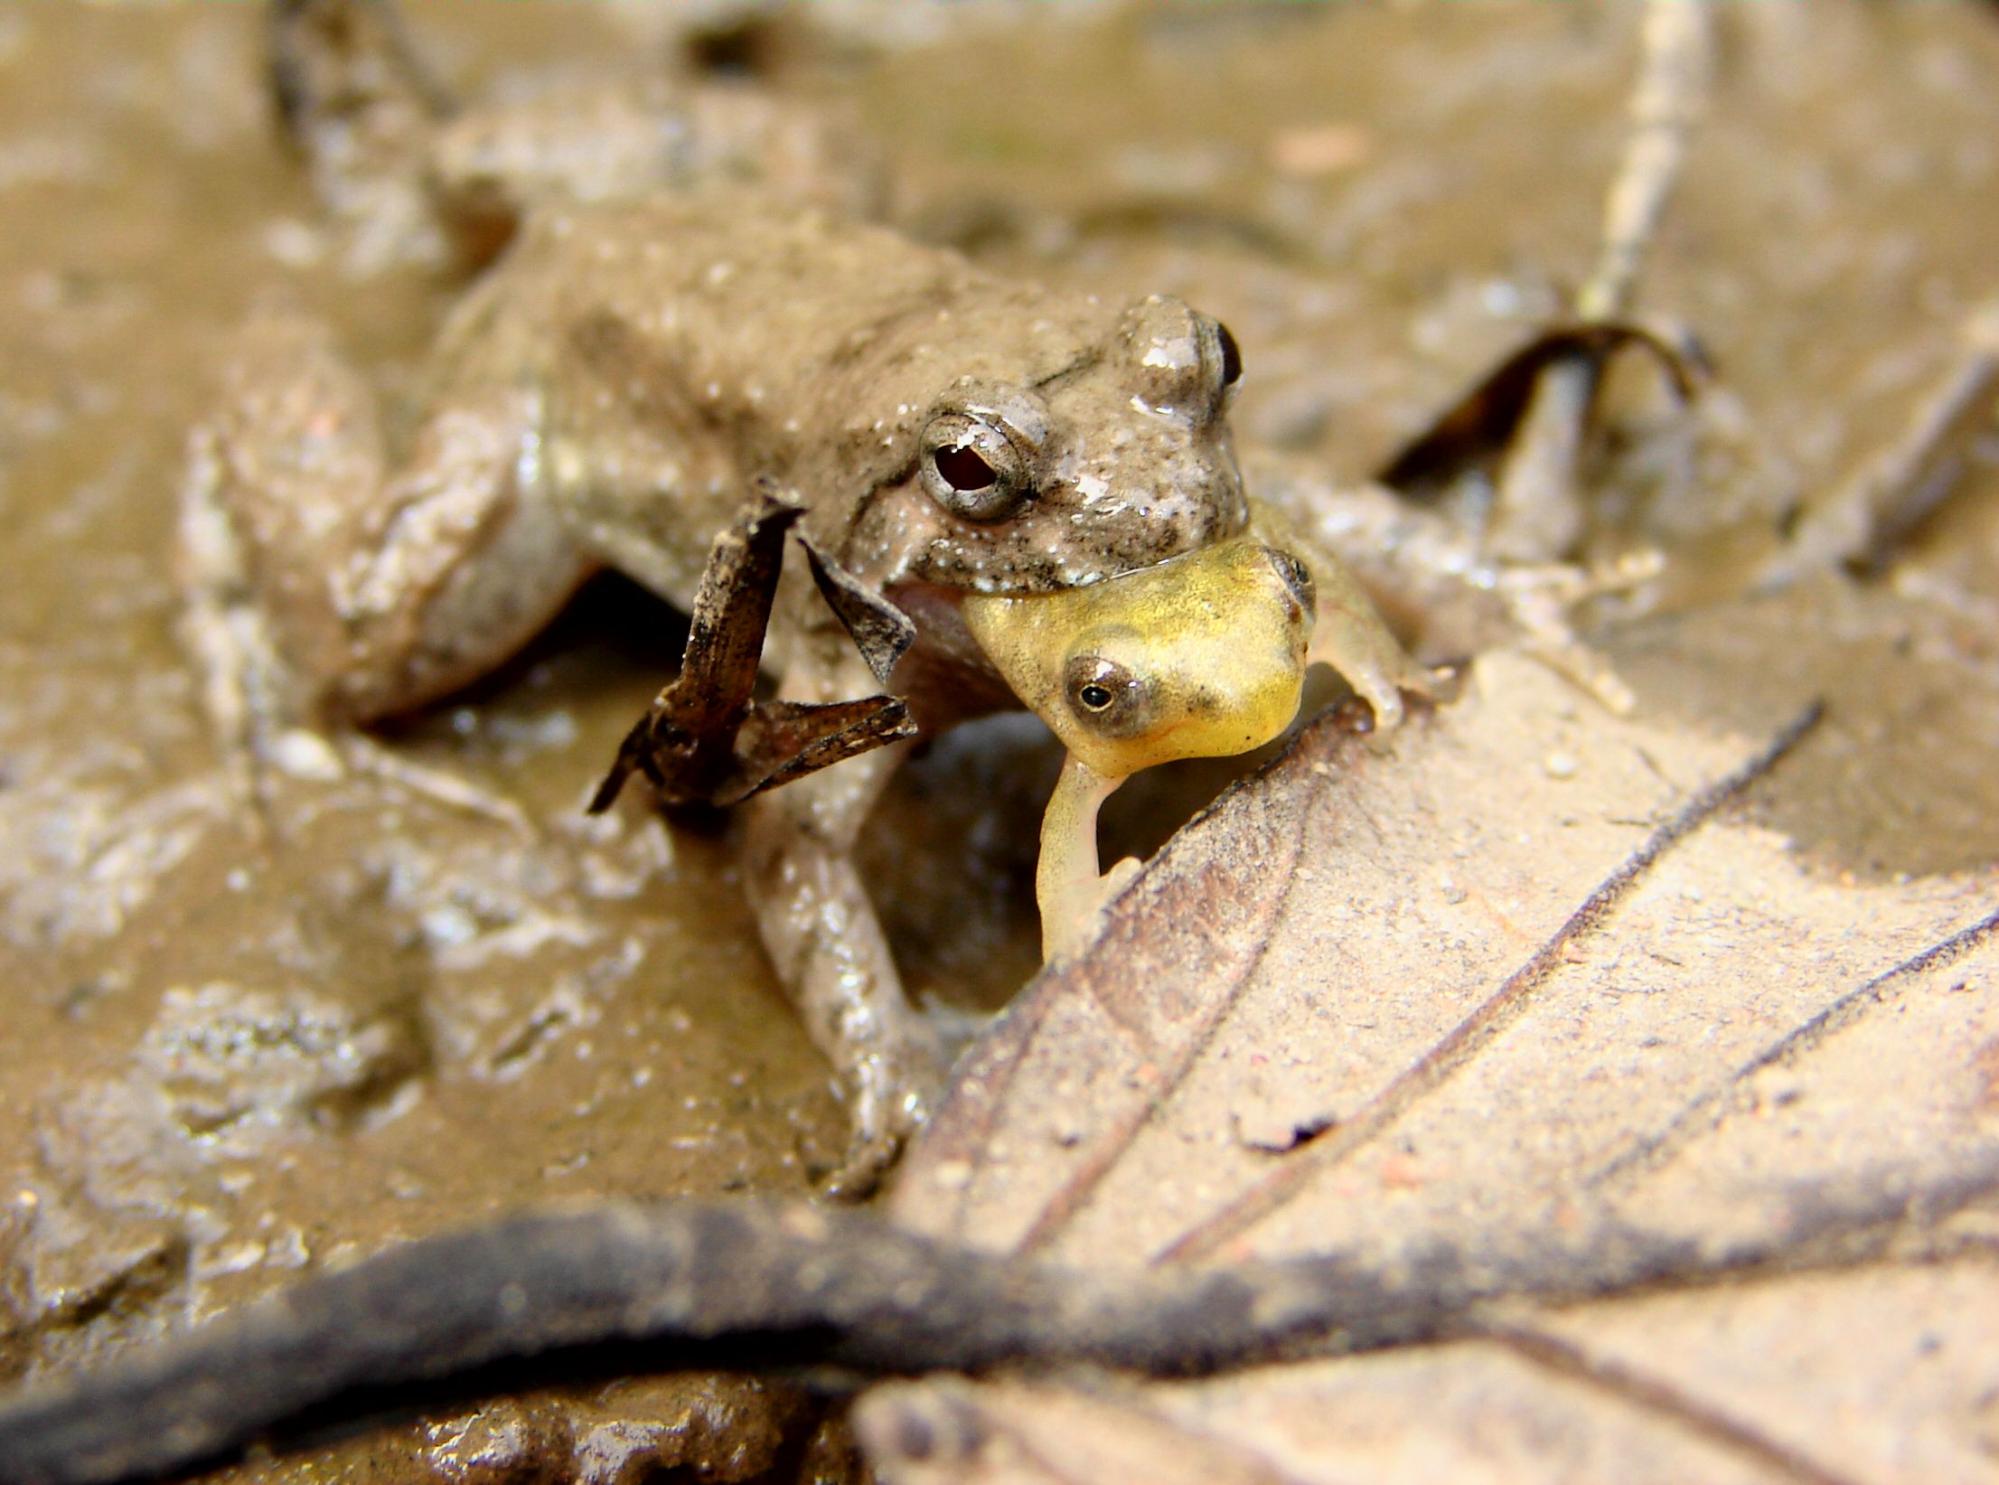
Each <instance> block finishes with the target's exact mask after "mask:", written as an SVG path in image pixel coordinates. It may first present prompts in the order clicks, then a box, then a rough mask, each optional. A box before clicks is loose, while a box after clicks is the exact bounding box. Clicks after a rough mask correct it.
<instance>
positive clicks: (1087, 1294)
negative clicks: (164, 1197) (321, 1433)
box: [0, 1150, 1999, 1485]
mask: <svg viewBox="0 0 1999 1485" xmlns="http://www.w3.org/2000/svg"><path fill="white" fill-rule="evenodd" d="M1995 1187H1999V1150H1994V1151H1992V1152H1991V1153H1990V1154H1989V1155H1988V1156H1987V1157H1986V1158H1985V1159H1984V1160H1983V1161H1982V1163H1976V1164H1975V1166H1974V1167H1972V1168H1968V1169H1961V1170H1959V1171H1957V1172H1955V1173H1953V1175H1952V1176H1951V1177H1950V1179H1949V1180H1948V1181H1947V1182H1939V1183H1936V1184H1934V1185H1931V1186H1921V1187H1918V1186H1914V1185H1910V1184H1908V1183H1906V1182H1901V1183H1898V1182H1897V1180H1895V1179H1892V1178H1888V1179H1881V1180H1876V1181H1874V1182H1872V1183H1870V1184H1869V1185H1868V1187H1867V1189H1865V1190H1863V1191H1861V1192H1859V1193H1857V1194H1855V1193H1852V1192H1842V1193H1840V1194H1839V1196H1838V1197H1837V1198H1836V1199H1827V1198H1824V1197H1823V1196H1821V1195H1819V1194H1815V1193H1811V1192H1799V1193H1794V1194H1793V1195H1792V1215H1791V1217H1790V1219H1789V1220H1788V1221H1786V1222H1780V1223H1776V1224H1773V1225H1772V1226H1771V1228H1770V1229H1769V1230H1768V1231H1767V1232H1766V1233H1765V1234H1764V1235H1763V1236H1760V1237H1756V1238H1751V1239H1747V1240H1744V1241H1742V1242H1740V1243H1737V1244H1735V1245H1733V1246H1724V1245H1708V1244H1702V1243H1695V1242H1690V1241H1687V1240H1686V1239H1684V1238H1681V1237H1677V1236H1671V1235H1660V1234H1656V1233H1650V1232H1646V1231H1643V1230H1639V1229H1634V1228H1630V1227H1627V1226H1623V1225H1621V1224H1618V1223H1616V1222H1609V1221H1606V1222H1603V1223H1600V1224H1598V1225H1596V1226H1595V1227H1594V1228H1591V1229H1588V1230H1584V1231H1580V1232H1576V1233H1574V1234H1570V1235H1563V1236H1561V1237H1551V1236H1550V1235H1549V1234H1548V1233H1545V1232H1534V1233H1527V1234H1512V1235H1508V1234H1504V1233H1492V1234H1489V1235H1488V1236H1487V1237H1485V1238H1483V1239H1482V1240H1481V1241H1480V1242H1479V1244H1478V1245H1477V1248H1476V1250H1475V1251H1471V1250H1464V1249H1459V1248H1457V1247H1454V1246H1449V1245H1436V1246H1433V1247H1430V1248H1427V1249H1422V1250H1419V1251H1416V1252H1412V1253H1404V1254H1397V1255H1394V1256H1392V1257H1388V1258H1376V1259H1373V1260H1368V1259H1364V1258H1359V1257H1355V1256H1353V1255H1350V1254H1329V1255H1322V1256H1315V1257H1310V1258H1301V1259H1296V1260H1291V1261H1280V1262H1271V1263H1260V1264H1249V1265H1244V1266H1242V1267H1239V1268H1221V1269H1206V1270H1190V1269H1186V1268H1167V1269H1127V1270H1120V1271H1116V1272H1109V1273H1092V1272H1082V1271H1077V1270H1071V1269H1059V1268H1052V1267H1042V1266H1036V1265H1031V1264H1028V1263H1025V1262H1023V1261H1021V1260H1019V1259H1017V1258H1009V1257H1006V1256H1002V1255H996V1254H991V1253H986V1252H982V1251H979V1250H975V1249H969V1248H959V1247H953V1246H948V1245H944V1244H940V1243H936V1242H933V1241H931V1240H929V1239H926V1238H922V1237H919V1236H917V1235H915V1234H912V1233H909V1232H905V1231H902V1230H900V1229H897V1228H895V1227H892V1226H890V1225H888V1224H886V1223H884V1222H882V1221H881V1220H880V1219H878V1218H875V1217H873V1216H871V1215H869V1214H867V1213H863V1212H857V1211H847V1210H827V1209H822V1208H813V1207H805V1206H789V1207H786V1206H776V1205H758V1204H753V1203H741V1204H729V1205H720V1204H714V1205H710V1204H701V1203H677V1204H659V1205H654V1206H637V1205H609V1206H602V1207H596V1208H591V1209H586V1210H581V1211H574V1212H565V1213H545V1214H540V1215H531V1216H523V1217H517V1218H514V1219H511V1220H509V1221H505V1222H501V1223H498V1224H495V1225H493V1226H490V1227H485V1228H480V1229H475V1230H472V1231H469V1232H461V1233H456V1234H448V1235H445V1236H442V1237H436V1238H430V1239H426V1240H424V1241H421V1242H415V1243H410V1244H407V1245H405V1246H403V1247H400V1248H395V1249H391V1250H390V1251H388V1252H386V1253H382V1254H379V1255H377V1256H375V1257H373V1258H369V1259H366V1260H363V1261H362V1262H360V1263H357V1264H355V1265H354V1266H353V1267H351V1268H348V1269H344V1270H341V1271H339V1272H335V1273H329V1274H325V1275H321V1276H319V1277H317V1278H313V1279H309V1280H307V1281H305V1282H304V1283H301V1284H299V1285H297V1286H295V1287H294V1288H292V1289H290V1290H288V1291H285V1292H283V1293H280V1294H277V1295H274V1296H272V1297H270V1298H269V1299H267V1300H265V1301H264V1302H262V1303H260V1304H257V1305H254V1306H252V1307H250V1308H249V1309H246V1310H244V1311H242V1312H240V1313H238V1314H236V1315H234V1316H231V1317H228V1318H225V1319H223V1320H221V1321H218V1322H216V1323H214V1324H211V1325H208V1326H205V1327H203V1328H202V1329H200V1330H197V1331H194V1332H193V1333H191V1334H188V1335H185V1336H182V1337H180V1338H179V1339H177V1340H174V1341H171V1342H168V1343H166V1344H164V1345H161V1346H158V1347H155V1348H154V1349H152V1350H150V1351H146V1352H141V1353H139V1354H137V1355H134V1356H130V1357H128V1358H126V1359H124V1360H122V1361H120V1362H118V1363H116V1364H114V1365H112V1366H109V1367H106V1368H104V1369H102V1370H101V1371H99V1372H97V1373H95V1374H94V1375H87V1376H84V1377H80V1378H68V1379H63V1380H59V1381H54V1382H47V1383H44V1384H42V1385H41V1386H39V1387H37V1388H35V1389H33V1390H31V1391H30V1392H28V1393H26V1394H25V1395H21V1396H17V1397H15V1398H14V1399H12V1400H10V1401H8V1402H7V1403H5V1404H4V1405H0V1485H105V1482H111V1481H118V1480H128V1479H136V1478H143V1477H145V1476H148V1475H156V1474H159V1473H162V1472H164V1471H167V1470H176V1469H184V1468H186V1467H188V1466H190V1465H193V1464H197V1463H200V1462H203V1461H214V1460H219V1459H221V1458H222V1457H224V1456H225V1454H226V1452H227V1451H229V1450H232V1449H236V1448H239V1447H240V1446H242V1445H243V1444H245V1443H247V1442H249V1441H251V1440H253V1439H257V1438H262V1437H267V1436H268V1435H269V1434H270V1433H271V1431H272V1430H273V1429H275V1428H277V1427H279V1426H280V1425H281V1424H283V1423H284V1422H286V1421H287V1420H291V1419H296V1418H299V1417H300V1416H301V1415H305V1414H307V1413H308V1412H310V1413H312V1414H314V1415H315V1416H316V1417H317V1419H318V1421H320V1422H322V1423H324V1422H326V1421H328V1420H329V1415H330V1413H331V1411H332V1409H330V1408H329V1405H330V1404H336V1403H338V1402H339V1401H340V1400H342V1399H345V1400H348V1402H349V1403H350V1405H352V1404H358V1408H356V1407H352V1406H350V1409H349V1412H350V1415H352V1414H354V1413H356V1412H358V1413H359V1414H361V1415H365V1413H366V1410H367V1407H368V1405H369V1404H370V1403H374V1404H376V1405H379V1404H380V1401H381V1399H382V1396H383V1393H384V1391H385V1389H407V1388H408V1387H410V1386H412V1385H415V1384H420V1383H425V1382H436V1381H438V1380H440V1379H444V1378H449V1377H453V1376H460V1375H463V1374H465V1373H468V1372H476V1371H477V1370H478V1369H480V1368H482V1367H487V1366H490V1365H491V1364H493V1363H495V1362H497V1361H500V1360H503V1359H507V1358H522V1357H537V1356H542V1357H547V1358H549V1360H550V1361H553V1362H567V1363H568V1364H569V1365H570V1367H571V1369H572V1371H573V1370H574V1369H575V1367H576V1364H577V1363H578V1362H579V1360H580V1359H581V1357H580V1352H581V1350H582V1348H589V1347H611V1348H623V1349H619V1350H618V1355H619V1356H620V1358H621V1359H631V1358H632V1356H633V1353H632V1351H631V1349H630V1348H632V1347H633V1346H635V1345H643V1346H644V1347H645V1350H644V1351H643V1353H641V1354H639V1355H638V1357H637V1362H638V1364H639V1365H641V1366H644V1367H650V1368H655V1369H667V1368H671V1367H687V1366H698V1365H701V1364H703V1363H704V1362H706V1363H709V1364H714V1363H717V1362H722V1361H727V1362H731V1363H733V1364H736V1365H743V1364H746V1361H749V1360H754V1361H755V1362H756V1363H758V1364H760V1365H762V1366H765V1367H798V1366H805V1365H814V1366H826V1365H833V1366H839V1367H845V1368H848V1369H851V1370H852V1371H854V1372H856V1373H858V1374H861V1375H864V1376H883V1375H910V1374H916V1373H921V1372H926V1371H936V1370H953V1371H965V1370H978V1369H983V1368H988V1367H992V1366H995V1365H998V1364H1001V1363H1004V1362H1014V1361H1033V1362H1038V1363H1053V1362H1090V1363H1094V1364H1098V1365H1105V1366H1113V1367H1118V1368H1123V1369H1127V1370H1131V1371H1135V1372H1140V1373H1148V1374H1152V1375H1161V1376H1190V1375H1201V1374H1207V1373H1212V1372H1214V1371H1216V1370H1219V1369H1221V1368H1223V1367H1229V1366H1238V1365H1244V1364H1248V1363H1252V1362H1261V1361H1271V1360H1279V1359H1284V1358H1287V1357H1302V1356H1312V1355H1326V1354H1332V1353H1340V1352H1351V1351H1359V1350H1367V1349H1375V1348H1379V1347H1383V1346H1388V1345H1395V1344H1403V1343H1408V1342H1412V1341H1419V1340H1425V1339H1431V1338H1435V1337H1438V1336H1442V1335H1450V1334H1458V1333H1465V1332H1467V1331H1476V1330H1478V1329H1479V1328H1480V1325H1481V1319H1480V1315H1481V1307H1482V1306H1485V1305H1488V1304H1490V1303H1491V1302H1493V1301H1497V1300H1505V1301H1507V1302H1508V1303H1509V1304H1512V1303H1514V1302H1516V1301H1518V1300H1520V1299H1533V1300H1539V1301H1542V1302H1554V1303H1567V1302H1575V1301H1580V1300H1585V1299H1590V1298H1596V1297H1601V1296H1605V1295H1610V1294H1620V1293H1629V1292H1632V1291H1635V1290H1639V1289H1646V1288H1657V1287H1659V1286H1662V1285H1667V1284H1671V1285H1676V1286H1680V1287H1685V1286H1688V1285H1695V1284H1714V1283H1721V1282H1725V1281H1729V1280H1734V1279H1739V1278H1741V1277H1742V1276H1743V1275H1745V1274H1747V1273H1750V1272H1754V1271H1761V1270H1769V1269H1784V1270H1787V1271H1789V1270H1797V1269H1805V1268H1826V1267H1843V1266H1850V1265H1851V1264H1854V1263H1856V1262H1867V1261H1875V1260H1878V1259H1879V1258H1880V1257H1881V1256H1882V1255H1883V1253H1885V1252H1887V1251H1889V1249H1890V1247H1891V1245H1892V1244H1893V1243H1894V1242H1895V1241H1896V1240H1897V1239H1898V1237H1899V1236H1900V1234H1901V1232H1902V1229H1903V1228H1905V1227H1906V1226H1907V1225H1908V1224H1909V1223H1910V1221H1911V1220H1916V1221H1919V1222H1927V1223H1931V1224H1934V1223H1936V1222H1938V1221H1940V1220H1941V1219H1942V1218H1944V1217H1947V1216H1948V1215H1950V1214H1951V1213H1952V1212H1954V1211H1956V1210H1958V1209H1960V1208H1962V1207H1963V1206H1965V1205H1967V1204H1970V1203H1972V1202H1976V1201H1982V1200H1985V1199H1988V1198H1989V1197H1990V1196H1991V1194H1992V1192H1993V1190H1994V1189H1995ZM1774 1194H1776V1195H1778V1196H1780V1197H1781V1196H1782V1195H1783V1193H1774ZM516 1380H519V1379H518V1378H516Z"/></svg>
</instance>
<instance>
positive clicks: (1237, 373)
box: [1215, 320, 1242, 392]
mask: <svg viewBox="0 0 1999 1485" xmlns="http://www.w3.org/2000/svg"><path fill="white" fill-rule="evenodd" d="M1215 346H1216V349H1217V350H1219V351H1220V352H1221V363H1222V364H1221V373H1222V390H1223V391H1224V392H1226V391H1227V390H1228V389H1229V388H1230V387H1233V386H1234V385H1235V384H1236V383H1237V382H1239V381H1241V380H1242V347H1241V346H1239V345H1237V344H1236V343H1235V336H1233V335H1231V334H1230V333H1229V327H1228V326H1226V325H1224V324H1223V323H1222V322H1221V321H1220V320H1216V321H1215Z"/></svg>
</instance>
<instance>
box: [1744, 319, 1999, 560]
mask: <svg viewBox="0 0 1999 1485" xmlns="http://www.w3.org/2000/svg"><path fill="white" fill-rule="evenodd" d="M1995 411H1999V298H1995V299H1990V300H1987V301H1986V302H1985V303H1984V304H1982V305H1980V306H1979V307H1978V308H1977V309H1975V310H1973V311H1972V312H1971V314H1970V316H1969V317H1968V318H1967V319H1966V321H1965V324H1964V330H1963V332H1962V344H1961V345H1960V347H1959V350H1958V355H1957V358H1956V360H1955V361H1953V362H1952V363H1951V366H1950V368H1949V369H1948V370H1947V371H1945V372H1944V374H1943V375H1942V376H1941V377H1939V378H1938V379H1937V382H1936V384H1935V386H1934V387H1933V388H1932V389H1931V390H1930V392H1929V395H1927V396H1926V397H1923V398H1922V399H1921V400H1920V401H1919V402H1918V403H1917V405H1916V411H1915V415H1914V416H1913V417H1912V418H1910V420H1909V425H1908V427H1906V428H1905V429H1903V431H1902V436H1901V437H1900V438H1898V439H1896V440H1895V442H1894V443H1893V444H1891V445H1889V447H1888V448H1886V449H1884V450H1883V451H1882V452H1881V453H1880V454H1879V455H1877V456H1876V457H1875V458H1874V459H1873V460H1871V461H1869V462H1868V463H1867V464H1866V466H1865V467H1863V468H1862V469H1861V470H1860V471H1859V472H1858V473H1857V474H1856V475H1854V477H1853V478H1851V479H1849V480H1848V481H1846V483H1844V484H1843V485H1841V486H1840V487H1839V489H1838V490H1837V491H1836V492H1835V493H1834V494H1832V495H1831V496H1829V497H1828V498H1827V499H1825V500H1823V501H1821V502H1819V503H1818V504H1817V505H1815V506H1813V507H1812V508H1811V509H1810V510H1809V511H1807V513H1806V515H1805V518H1804V519H1803V520H1802V521H1801V522H1799V524H1798V529H1797V531H1796V532H1795V533H1794V534H1793V535H1792V537H1791V540H1790V541H1789V543H1787V544H1786V545H1785V547H1784V549H1783V551H1782V552H1780V553H1779V554H1778V555H1777V557H1776V558H1775V559H1774V560H1772V561H1771V562H1770V563H1769V565H1768V566H1766V567H1765V568H1764V570H1763V573H1762V585H1763V586H1764V587H1766V588H1775V587H1781V586H1783V585H1784V584H1786V583H1790V582H1793V581H1795V580H1796V579H1798V578H1800V577H1803V576H1805V575H1806V574H1808V573H1812V572H1818V571H1822V570H1823V569H1825V568H1828V567H1832V566H1834V565H1835V564H1839V563H1846V564H1848V565H1850V566H1853V567H1856V568H1859V569H1860V570H1862V571H1865V572H1877V571H1879V570H1880V569H1881V568H1882V567H1884V566H1886V565H1887V564H1888V562H1889V561H1890V560H1891V559H1892V558H1893V557H1894V555H1895V553H1896V550H1897V549H1898V548H1899V547H1900V545H1901V543H1902V541H1903V540H1904V539H1905V538H1906V537H1907V536H1908V535H1909V533H1910V532H1911V531H1913V530H1914V529H1915V527H1916V526H1917V525H1918V524H1919V523H1920V522H1921V521H1922V520H1923V518H1924V517H1925V516H1927V515H1929V514H1930V512H1931V511H1933V510H1935V509H1936V508H1937V507H1938V506H1939V505H1941V504H1942V503H1943V502H1944V500H1945V499H1946V498H1947V497H1948V496H1949V495H1950V493H1951V492H1952V490H1953V489H1954V488H1956V487H1957V485H1958V484H1959V483H1960V476H1961V475H1962V473H1963V470H1964V465H1965V461H1966V458H1967V456H1968V452H1969V448H1970V445H1971V444H1972V442H1973V441H1974V440H1976V439H1977V438H1978V437H1979V436H1980V435H1981V434H1983V433H1985V432H1986V431H1988V430H1989V429H1991V428H1992V426H1993V423H1994V418H1995Z"/></svg>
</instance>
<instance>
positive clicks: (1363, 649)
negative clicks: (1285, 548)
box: [1290, 542, 1434, 732]
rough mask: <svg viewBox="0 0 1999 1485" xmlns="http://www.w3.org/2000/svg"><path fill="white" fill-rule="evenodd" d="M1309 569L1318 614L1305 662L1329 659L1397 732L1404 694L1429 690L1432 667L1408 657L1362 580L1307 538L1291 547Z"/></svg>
mask: <svg viewBox="0 0 1999 1485" xmlns="http://www.w3.org/2000/svg"><path fill="white" fill-rule="evenodd" d="M1290 550H1291V551H1292V554H1293V555H1294V556H1296V557H1297V558H1298V559H1299V560H1300V561H1301V562H1303V563H1304V564H1305V566H1306V567H1307V568H1308V569H1309V570H1310V571H1311V574H1312V586H1313V588H1314V589H1315V590H1316V593H1317V597H1318V619H1317V620H1316V622H1315V623H1314V624H1313V626H1312V637H1311V639H1310V640H1309V641H1308V642H1307V644H1306V649H1305V658H1306V663H1307V664H1314V665H1316V664H1321V663H1323V664H1326V665H1330V666H1332V667H1333V669H1335V670H1337V671H1338V672H1339V673H1340V674H1341V675H1343V676H1345V677H1346V679H1347V682H1348V684H1349V685H1351V686H1352V687H1353V688H1354V690H1355V691H1356V692H1357V693H1358V694H1359V695H1360V696H1361V698H1362V699H1363V700H1365V701H1366V702H1367V704H1368V705H1369V706H1370V707H1372V708H1373V709H1374V721H1375V726H1376V727H1377V728H1378V729H1379V730H1380V731H1382V732H1390V731H1393V730H1394V729H1395V728H1396V727H1398V726H1400V725H1401V722H1402V693H1403V692H1404V691H1414V692H1415V693H1416V694H1417V695H1419V696H1428V695H1430V694H1431V691H1432V688H1433V686H1434V679H1433V677H1432V676H1431V674H1430V672H1429V671H1428V670H1427V669H1425V668H1424V667H1423V666H1421V665H1419V664H1417V663H1416V661H1414V660H1413V659H1411V658H1410V656H1409V653H1408V651H1406V650H1404V649H1403V648H1402V645H1401V642H1400V641H1399V640H1397V639H1396V638H1395V636H1394V634H1392V633H1391V632H1390V631H1389V628H1388V625H1387V624H1386V623H1384V622H1383V621H1382V618H1381V614H1380V612H1379V611H1378V610H1377V609H1376V608H1375V606H1374V604H1373V602H1372V601H1371V600H1370V599H1369V598H1368V596H1367V593H1366V591H1365V590H1364V589H1362V587H1361V585H1360V582H1359V580H1358V579H1356V578H1355V577H1354V575H1353V574H1352V573H1351V572H1349V571H1348V570H1347V568H1346V567H1345V566H1344V565H1343V564H1342V563H1340V562H1338V561H1335V560H1334V559H1333V558H1331V557H1328V556H1327V555H1325V554H1324V553H1323V552H1320V551H1319V550H1318V549H1317V548H1315V547H1313V546H1312V545H1311V544H1309V543H1304V542H1299V543H1298V544H1296V545H1294V546H1293V547H1292V548H1291V549H1290Z"/></svg>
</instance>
